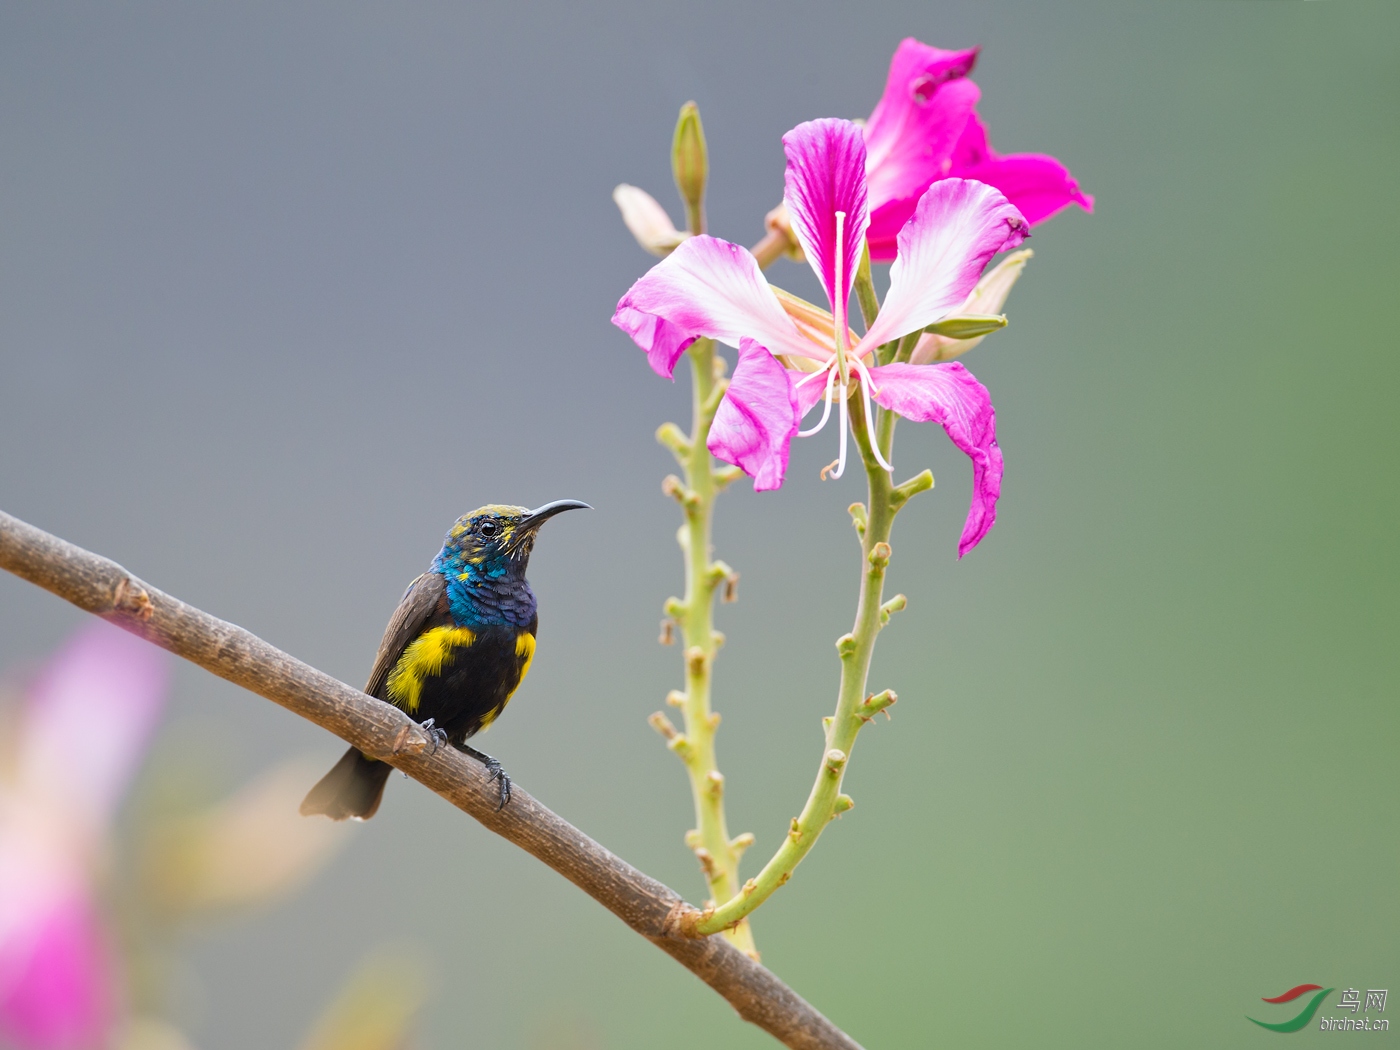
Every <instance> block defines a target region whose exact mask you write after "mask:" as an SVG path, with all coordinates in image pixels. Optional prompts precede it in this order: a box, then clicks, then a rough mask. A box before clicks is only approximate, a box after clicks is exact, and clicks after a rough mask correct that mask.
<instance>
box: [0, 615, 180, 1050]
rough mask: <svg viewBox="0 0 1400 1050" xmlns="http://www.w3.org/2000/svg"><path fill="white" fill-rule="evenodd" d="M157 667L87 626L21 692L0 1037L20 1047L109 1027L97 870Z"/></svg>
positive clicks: (100, 1041) (0, 832)
mask: <svg viewBox="0 0 1400 1050" xmlns="http://www.w3.org/2000/svg"><path fill="white" fill-rule="evenodd" d="M168 676H169V669H168V666H167V663H166V661H165V658H164V656H163V655H162V654H161V653H160V652H159V650H157V649H155V648H154V647H152V646H151V645H149V644H148V643H146V642H144V641H142V640H140V639H139V638H135V637H133V636H132V635H129V634H127V633H126V632H124V631H121V630H119V629H118V628H115V627H110V626H108V625H106V624H93V625H92V626H89V627H87V628H84V629H83V630H82V631H80V632H79V633H78V634H77V635H76V636H75V637H74V638H73V639H72V640H71V641H70V642H69V643H68V644H67V645H66V646H64V648H63V649H61V650H60V651H59V652H58V653H57V655H55V656H54V657H53V658H52V659H51V660H50V661H49V663H48V665H47V666H46V667H45V668H44V669H43V670H42V671H41V672H40V674H39V676H38V677H37V678H36V679H35V680H34V682H33V684H32V686H31V687H30V689H29V690H28V694H27V696H26V698H25V703H24V706H23V710H22V712H21V717H20V718H19V720H18V729H19V732H18V735H17V739H16V740H15V741H13V742H12V745H11V746H10V747H9V748H8V751H9V757H10V758H11V759H12V761H11V762H9V763H7V765H6V766H5V767H4V768H2V769H0V1037H3V1038H5V1039H7V1040H9V1041H11V1042H13V1043H14V1044H16V1045H17V1046H19V1047H21V1048H24V1050H78V1048H89V1047H98V1046H102V1045H104V1044H105V1042H106V1039H107V1037H108V1034H109V1030H110V1026H111V1022H112V1018H113V1010H114V1005H115V1004H114V988H113V984H114V974H113V972H112V966H111V959H110V956H109V951H108V945H107V943H106V937H105V935H104V930H103V924H102V920H101V917H100V915H99V914H98V909H97V905H96V902H95V897H94V890H93V881H94V873H95V869H96V867H97V865H98V862H99V861H100V860H101V856H102V853H103V849H104V846H105V843H106V838H107V832H108V828H109V825H110V823H111V821H112V817H113V814H114V813H115V810H116V808H117V805H118V803H119V802H120V800H121V797H122V795H123V793H124V792H125V790H126V787H127V785H128V783H129V782H130V780H131V777H132V775H133V774H134V773H135V771H136V767H137V765H138V764H139V762H140V760H141V756H142V753H143V752H144V751H145V748H146V744H147V742H148V741H149V739H150V736H151V733H152V731H153V729H154V728H155V724H156V720H157V718H158V717H159V715H160V711H161V708H162V706H163V704H164V700H165V692H166V685H167V679H168Z"/></svg>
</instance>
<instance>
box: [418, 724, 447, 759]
mask: <svg viewBox="0 0 1400 1050" xmlns="http://www.w3.org/2000/svg"><path fill="white" fill-rule="evenodd" d="M420 728H421V729H422V730H423V732H425V733H427V734H428V743H429V744H431V745H432V750H431V751H429V752H428V754H430V755H436V754H437V753H438V749H439V748H444V747H446V746H447V733H445V732H444V731H443V730H441V729H439V728H438V727H437V723H436V722H435V721H434V720H433V719H431V718H430V719H428V720H427V721H426V722H424V723H423V724H422V725H421V726H420Z"/></svg>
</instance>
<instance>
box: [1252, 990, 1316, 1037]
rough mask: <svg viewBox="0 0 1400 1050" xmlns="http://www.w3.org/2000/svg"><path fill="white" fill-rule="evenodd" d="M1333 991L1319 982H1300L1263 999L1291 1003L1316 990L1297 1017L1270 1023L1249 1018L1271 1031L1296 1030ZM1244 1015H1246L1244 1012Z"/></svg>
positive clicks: (1306, 1022) (1303, 1026)
mask: <svg viewBox="0 0 1400 1050" xmlns="http://www.w3.org/2000/svg"><path fill="white" fill-rule="evenodd" d="M1333 991H1334V989H1332V988H1323V987H1322V985H1320V984H1300V985H1297V986H1296V987H1293V988H1290V989H1288V991H1286V992H1284V993H1283V994H1282V995H1276V996H1274V997H1273V998H1272V999H1265V1000H1264V1002H1266V1003H1291V1002H1292V1001H1293V1000H1294V999H1297V998H1298V997H1299V996H1302V995H1307V994H1308V993H1309V992H1317V994H1316V995H1314V996H1313V997H1312V998H1311V999H1310V1000H1308V1004H1307V1005H1306V1006H1305V1007H1303V1009H1302V1010H1300V1011H1299V1013H1298V1016H1297V1017H1294V1018H1293V1019H1292V1020H1289V1021H1279V1022H1277V1023H1276V1024H1270V1023H1269V1022H1268V1021H1259V1020H1255V1019H1254V1018H1253V1017H1250V1018H1249V1019H1250V1020H1251V1021H1254V1023H1255V1024H1257V1025H1258V1026H1259V1027H1260V1028H1267V1029H1268V1030H1269V1031H1271V1032H1296V1031H1299V1030H1300V1029H1302V1028H1306V1027H1307V1024H1308V1022H1309V1021H1311V1020H1312V1019H1313V1014H1315V1013H1317V1008H1318V1007H1319V1006H1321V1005H1322V1000H1324V999H1326V998H1327V997H1328V996H1329V995H1331V994H1332V992H1333ZM1245 1016H1248V1015H1247V1014H1246V1015H1245Z"/></svg>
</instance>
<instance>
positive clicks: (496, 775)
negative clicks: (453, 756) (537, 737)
mask: <svg viewBox="0 0 1400 1050" xmlns="http://www.w3.org/2000/svg"><path fill="white" fill-rule="evenodd" d="M457 749H458V750H459V751H461V752H462V753H463V754H466V755H471V756H472V758H474V759H476V760H477V761H478V762H480V763H481V764H482V765H483V766H485V767H486V774H487V776H486V782H487V783H488V784H489V783H491V781H493V780H494V781H495V782H496V783H497V784H498V785H499V787H500V799H501V801H500V803H499V804H498V805H497V806H496V812H497V813H499V812H500V811H501V810H503V809H505V808H506V803H507V802H509V801H510V776H509V774H507V773H506V771H505V770H504V769H503V768H502V767H501V764H500V763H499V762H497V761H496V760H495V759H494V758H492V757H491V756H490V755H488V754H486V753H485V752H484V751H478V750H477V749H476V748H474V747H468V746H467V745H466V744H459V745H457Z"/></svg>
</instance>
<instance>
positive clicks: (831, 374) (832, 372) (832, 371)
mask: <svg viewBox="0 0 1400 1050" xmlns="http://www.w3.org/2000/svg"><path fill="white" fill-rule="evenodd" d="M817 375H821V373H820V372H813V373H812V375H810V376H808V377H807V379H811V378H812V376H817ZM807 379H803V380H800V381H799V382H798V384H797V385H798V386H801V385H802V384H803V383H805V382H807ZM835 379H836V367H835V365H833V366H832V367H830V368H828V369H827V370H826V393H825V394H824V395H823V399H824V400H825V401H826V406H825V407H824V408H823V409H822V418H821V419H820V420H819V421H818V423H817V425H816V426H814V427H813V428H812V429H811V430H799V431H798V432H797V436H798V437H800V438H805V437H811V436H812V435H813V434H815V433H816V432H817V431H818V430H820V429H821V428H822V427H824V426H826V421H827V419H828V418H829V417H830V415H831V384H832V382H833V381H834V380H835Z"/></svg>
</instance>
